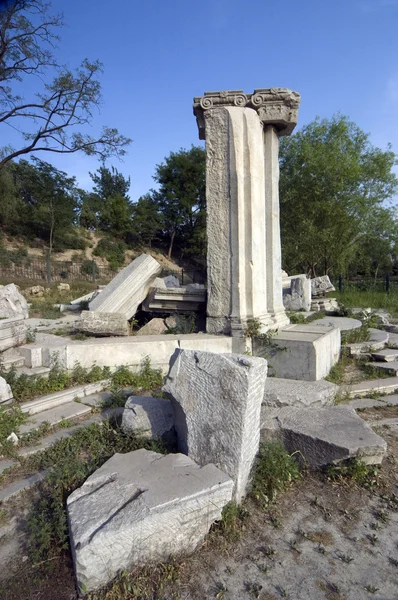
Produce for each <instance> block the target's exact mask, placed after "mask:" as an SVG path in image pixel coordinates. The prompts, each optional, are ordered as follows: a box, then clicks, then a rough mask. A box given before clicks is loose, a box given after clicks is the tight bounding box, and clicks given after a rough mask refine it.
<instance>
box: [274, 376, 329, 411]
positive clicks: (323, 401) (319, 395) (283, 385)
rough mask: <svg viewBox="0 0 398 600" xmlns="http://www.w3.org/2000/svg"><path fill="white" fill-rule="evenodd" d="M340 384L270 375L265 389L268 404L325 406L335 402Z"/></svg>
mask: <svg viewBox="0 0 398 600" xmlns="http://www.w3.org/2000/svg"><path fill="white" fill-rule="evenodd" d="M338 390H339V386H338V385H335V384H334V383H330V382H329V381H325V380H324V379H320V380H319V381H299V380H296V379H280V378H278V377H268V379H267V381H266V384H265V389H264V402H263V404H265V405H267V406H274V407H277V406H302V407H304V406H325V405H329V404H333V402H334V398H335V396H336V394H337V392H338Z"/></svg>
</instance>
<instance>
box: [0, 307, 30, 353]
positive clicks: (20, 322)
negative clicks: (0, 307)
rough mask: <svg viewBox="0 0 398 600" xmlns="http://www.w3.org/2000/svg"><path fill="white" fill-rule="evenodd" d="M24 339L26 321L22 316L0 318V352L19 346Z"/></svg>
mask: <svg viewBox="0 0 398 600" xmlns="http://www.w3.org/2000/svg"><path fill="white" fill-rule="evenodd" d="M25 341H26V323H25V319H24V317H21V316H20V317H13V318H12V319H1V320H0V352H2V351H3V350H7V349H8V348H14V347H15V346H20V345H21V344H24V343H25Z"/></svg>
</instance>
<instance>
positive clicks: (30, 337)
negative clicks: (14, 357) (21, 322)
mask: <svg viewBox="0 0 398 600" xmlns="http://www.w3.org/2000/svg"><path fill="white" fill-rule="evenodd" d="M35 341H36V331H35V330H34V329H32V327H27V328H26V333H25V342H26V343H27V344H33V343H34V342H35Z"/></svg>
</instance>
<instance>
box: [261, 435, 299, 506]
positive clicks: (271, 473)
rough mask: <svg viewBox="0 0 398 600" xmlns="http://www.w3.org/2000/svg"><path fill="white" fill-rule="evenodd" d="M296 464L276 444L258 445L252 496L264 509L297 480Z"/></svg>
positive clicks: (293, 459) (297, 468)
mask: <svg viewBox="0 0 398 600" xmlns="http://www.w3.org/2000/svg"><path fill="white" fill-rule="evenodd" d="M299 477H300V469H299V465H298V462H297V461H296V459H295V458H294V456H291V455H290V454H289V453H288V452H287V451H286V450H285V448H284V446H283V445H282V444H280V443H277V442H269V443H262V444H260V450H259V453H258V456H257V461H256V464H255V470H254V476H253V488H252V496H253V498H254V499H255V500H257V501H258V502H260V503H261V504H262V505H263V506H264V507H268V505H269V504H270V503H271V502H274V501H275V499H276V497H277V495H278V494H279V493H280V492H283V491H284V490H286V489H287V488H288V487H289V485H290V484H291V483H292V482H293V481H295V480H297V479H299Z"/></svg>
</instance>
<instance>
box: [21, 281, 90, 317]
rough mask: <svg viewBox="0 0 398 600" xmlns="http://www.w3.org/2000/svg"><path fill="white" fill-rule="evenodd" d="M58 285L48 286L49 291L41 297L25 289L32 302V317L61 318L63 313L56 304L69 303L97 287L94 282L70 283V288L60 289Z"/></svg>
mask: <svg viewBox="0 0 398 600" xmlns="http://www.w3.org/2000/svg"><path fill="white" fill-rule="evenodd" d="M57 285H58V284H57V283H54V284H53V285H52V286H51V287H50V288H48V289H49V291H47V292H45V293H44V295H43V296H41V297H40V298H37V297H35V296H29V295H28V293H27V291H24V294H25V295H26V298H27V300H28V302H29V303H30V304H31V307H30V311H29V312H30V316H31V317H38V318H41V319H60V318H61V317H62V313H60V311H59V309H58V308H54V304H68V303H69V302H71V300H74V299H75V298H78V297H79V296H84V295H85V294H88V293H89V292H92V291H93V290H94V289H95V288H96V285H95V284H94V283H89V282H75V283H69V285H70V290H68V291H60V290H59V289H58V288H57Z"/></svg>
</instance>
